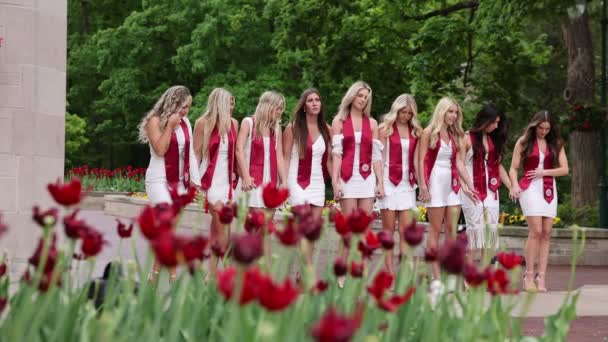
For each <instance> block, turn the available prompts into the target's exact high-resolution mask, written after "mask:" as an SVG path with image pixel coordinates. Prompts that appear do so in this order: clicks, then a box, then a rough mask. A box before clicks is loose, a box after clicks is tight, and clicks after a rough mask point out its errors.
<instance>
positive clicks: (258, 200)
mask: <svg viewBox="0 0 608 342" xmlns="http://www.w3.org/2000/svg"><path fill="white" fill-rule="evenodd" d="M245 121H246V122H247V123H248V124H249V135H248V136H247V142H246V143H245V163H246V164H245V167H247V168H249V160H250V156H251V133H253V129H254V128H253V120H251V117H246V118H244V119H243V122H245ZM262 138H263V140H264V175H263V177H262V184H261V185H260V186H258V187H257V188H255V189H253V190H249V191H246V192H243V191H241V192H240V194H239V197H241V198H243V197H244V198H247V199H248V202H247V203H248V205H247V206H248V207H250V208H266V206H265V205H264V199H263V198H262V189H263V188H264V185H266V184H268V183H270V180H271V177H270V137H262ZM277 139H278V138H277ZM272 148H274V149H276V148H277V147H276V146H272ZM278 153H279V151H277V156H278ZM277 167H278V165H277ZM277 177H278V175H277ZM239 188H240V187H239Z"/></svg>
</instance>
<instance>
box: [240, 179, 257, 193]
mask: <svg viewBox="0 0 608 342" xmlns="http://www.w3.org/2000/svg"><path fill="white" fill-rule="evenodd" d="M241 188H242V189H243V191H249V190H253V189H255V188H256V186H255V182H254V181H253V178H252V177H251V176H245V177H243V183H242V184H241Z"/></svg>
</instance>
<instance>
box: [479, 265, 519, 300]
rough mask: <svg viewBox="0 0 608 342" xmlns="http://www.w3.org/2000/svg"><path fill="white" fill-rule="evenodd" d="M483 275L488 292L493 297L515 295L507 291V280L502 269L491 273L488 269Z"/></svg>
mask: <svg viewBox="0 0 608 342" xmlns="http://www.w3.org/2000/svg"><path fill="white" fill-rule="evenodd" d="M485 273H486V277H487V281H488V283H487V284H488V292H490V293H491V294H492V295H493V296H495V295H499V294H510V293H516V291H511V290H509V278H508V277H507V273H506V272H505V271H504V270H503V269H501V268H499V269H497V270H494V271H493V270H492V269H491V268H489V267H488V268H486V271H485Z"/></svg>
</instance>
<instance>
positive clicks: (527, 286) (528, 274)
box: [523, 271, 538, 292]
mask: <svg viewBox="0 0 608 342" xmlns="http://www.w3.org/2000/svg"><path fill="white" fill-rule="evenodd" d="M533 275H534V272H528V271H526V272H525V273H524V279H523V290H524V291H526V292H536V291H537V290H538V289H537V288H536V282H535V281H534V280H532V285H531V286H530V284H528V280H527V279H529V278H528V277H530V278H531V277H532V276H533Z"/></svg>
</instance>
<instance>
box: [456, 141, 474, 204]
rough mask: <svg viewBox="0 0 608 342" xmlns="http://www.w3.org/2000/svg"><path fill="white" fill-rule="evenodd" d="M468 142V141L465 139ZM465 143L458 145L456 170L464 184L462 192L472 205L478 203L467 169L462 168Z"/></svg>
mask: <svg viewBox="0 0 608 342" xmlns="http://www.w3.org/2000/svg"><path fill="white" fill-rule="evenodd" d="M465 140H468V139H465ZM466 146H467V144H466V142H465V141H463V142H462V143H461V144H460V148H459V149H458V152H457V154H456V170H457V171H458V176H459V177H460V179H461V180H462V182H463V183H464V184H462V185H463V186H462V191H463V192H464V194H465V195H466V196H468V197H469V198H470V199H471V200H472V201H473V202H474V203H476V202H478V201H479V198H478V196H477V190H475V186H474V185H473V183H472V182H471V177H469V173H468V172H467V169H466V168H465V167H464V158H465V155H466Z"/></svg>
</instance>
